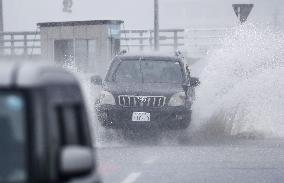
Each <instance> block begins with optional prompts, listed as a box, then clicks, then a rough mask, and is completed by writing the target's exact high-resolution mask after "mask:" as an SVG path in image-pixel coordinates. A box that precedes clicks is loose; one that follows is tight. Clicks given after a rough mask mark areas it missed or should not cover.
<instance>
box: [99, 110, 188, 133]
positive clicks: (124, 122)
mask: <svg viewBox="0 0 284 183" xmlns="http://www.w3.org/2000/svg"><path fill="white" fill-rule="evenodd" d="M133 112H147V113H150V114H151V121H150V122H133V121H132V114H133ZM97 115H98V119H99V121H100V122H101V124H102V125H103V126H104V127H106V128H114V129H123V128H132V127H133V128H142V127H146V128H152V127H157V128H160V129H184V128H187V127H188V126H189V124H190V121H191V109H188V108H186V107H185V106H180V107H162V108H139V107H137V108H132V107H121V106H117V105H115V106H113V105H101V106H98V107H97Z"/></svg>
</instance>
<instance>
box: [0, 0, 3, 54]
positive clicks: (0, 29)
mask: <svg viewBox="0 0 284 183" xmlns="http://www.w3.org/2000/svg"><path fill="white" fill-rule="evenodd" d="M3 14H4V13H3V0H0V33H3V32H4V18H3ZM3 46H4V36H3V34H0V47H1V48H0V55H2V54H3V49H2V48H3Z"/></svg>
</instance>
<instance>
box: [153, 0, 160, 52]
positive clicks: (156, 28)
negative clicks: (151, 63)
mask: <svg viewBox="0 0 284 183" xmlns="http://www.w3.org/2000/svg"><path fill="white" fill-rule="evenodd" d="M159 29H160V28H159V0H154V45H155V51H159V49H160V36H159Z"/></svg>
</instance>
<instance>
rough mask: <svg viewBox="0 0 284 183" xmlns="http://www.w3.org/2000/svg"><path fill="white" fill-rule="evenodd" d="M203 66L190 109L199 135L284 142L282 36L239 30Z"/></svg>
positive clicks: (262, 29) (258, 28)
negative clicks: (258, 138) (191, 108)
mask: <svg viewBox="0 0 284 183" xmlns="http://www.w3.org/2000/svg"><path fill="white" fill-rule="evenodd" d="M206 61H207V65H206V66H205V69H204V70H203V71H202V73H201V75H200V80H201V83H202V84H201V86H200V87H199V88H198V89H197V100H196V102H195V104H194V106H193V129H194V131H195V132H198V133H197V134H203V135H206V136H209V137H213V136H227V137H228V136H229V137H235V136H241V137H261V138H274V137H284V112H283V109H284V96H283V92H284V34H283V33H281V32H279V31H275V30H273V29H270V28H268V27H267V26H255V25H252V24H247V25H242V26H240V27H238V28H235V29H234V30H230V31H228V33H227V35H226V36H225V38H224V40H223V41H222V47H221V48H219V49H216V50H214V51H212V52H211V54H210V55H208V57H207V58H206Z"/></svg>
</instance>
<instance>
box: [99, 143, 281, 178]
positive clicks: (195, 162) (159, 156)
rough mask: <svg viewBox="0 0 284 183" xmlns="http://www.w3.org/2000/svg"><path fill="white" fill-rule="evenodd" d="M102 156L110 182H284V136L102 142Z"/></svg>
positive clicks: (101, 167) (100, 153) (100, 149)
mask: <svg viewBox="0 0 284 183" xmlns="http://www.w3.org/2000/svg"><path fill="white" fill-rule="evenodd" d="M98 156H99V163H100V166H99V170H100V172H101V174H102V176H103V180H104V182H105V183H152V182H153V183H158V182H163V183H179V182H181V183H188V182H196V183H200V182H210V183H211V182H212V183H220V182H224V183H228V182H230V183H234V182H235V183H240V182H244V183H278V182H279V183H282V182H284V139H283V140H279V139H278V140H228V141H222V142H216V141H215V142H210V143H207V142H202V143H201V142H199V143H188V144H186V145H179V144H178V143H177V144H174V143H168V144H167V143H161V144H158V145H147V144H142V145H141V144H140V145H135V144H129V143H126V144H119V145H116V146H113V145H109V146H107V145H106V146H104V147H101V148H99V149H98Z"/></svg>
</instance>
